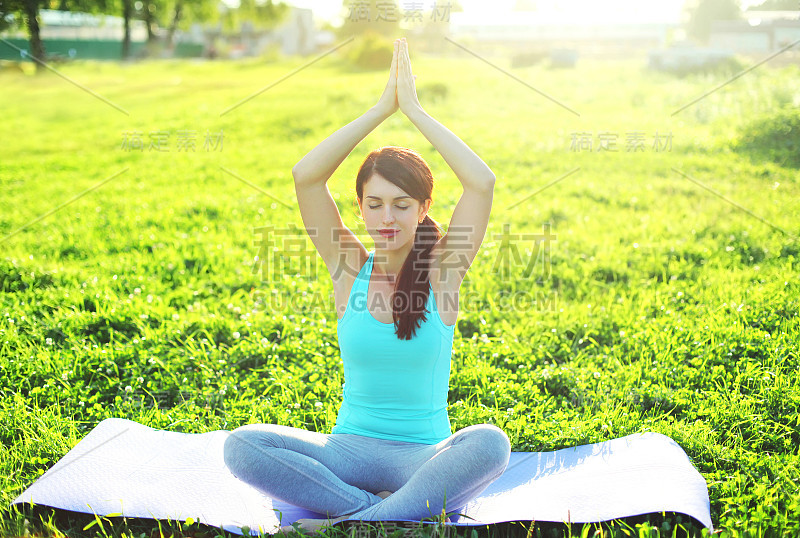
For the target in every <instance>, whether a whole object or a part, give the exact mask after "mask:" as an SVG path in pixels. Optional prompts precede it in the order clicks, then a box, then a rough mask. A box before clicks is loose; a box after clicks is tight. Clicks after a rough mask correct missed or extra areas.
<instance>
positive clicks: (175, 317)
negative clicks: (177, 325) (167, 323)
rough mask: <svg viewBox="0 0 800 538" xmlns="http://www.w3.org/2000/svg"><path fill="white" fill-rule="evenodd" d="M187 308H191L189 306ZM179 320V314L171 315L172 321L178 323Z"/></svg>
mask: <svg viewBox="0 0 800 538" xmlns="http://www.w3.org/2000/svg"><path fill="white" fill-rule="evenodd" d="M189 308H191V306H190V307H189ZM179 319H181V316H180V315H179V314H172V321H178V320H179Z"/></svg>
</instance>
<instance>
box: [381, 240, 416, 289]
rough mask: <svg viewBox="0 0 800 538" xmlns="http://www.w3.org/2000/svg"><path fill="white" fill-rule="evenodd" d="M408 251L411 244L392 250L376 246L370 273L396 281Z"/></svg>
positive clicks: (382, 278)
mask: <svg viewBox="0 0 800 538" xmlns="http://www.w3.org/2000/svg"><path fill="white" fill-rule="evenodd" d="M410 252H411V245H408V246H406V247H403V248H401V249H392V250H384V249H381V248H377V247H376V248H375V254H374V255H373V259H372V274H373V275H375V276H376V278H380V279H381V280H385V281H387V282H396V281H397V276H398V274H399V273H400V269H402V268H403V264H404V263H405V262H406V258H408V254H409V253H410Z"/></svg>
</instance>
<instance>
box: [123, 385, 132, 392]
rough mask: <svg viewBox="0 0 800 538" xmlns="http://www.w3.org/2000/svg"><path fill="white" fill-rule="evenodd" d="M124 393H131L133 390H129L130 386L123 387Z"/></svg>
mask: <svg viewBox="0 0 800 538" xmlns="http://www.w3.org/2000/svg"><path fill="white" fill-rule="evenodd" d="M125 392H133V389H132V388H131V386H130V385H126V386H125Z"/></svg>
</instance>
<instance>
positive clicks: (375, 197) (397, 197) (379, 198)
mask: <svg viewBox="0 0 800 538" xmlns="http://www.w3.org/2000/svg"><path fill="white" fill-rule="evenodd" d="M367 198H374V199H376V200H382V198H381V197H380V196H372V195H370V196H367ZM402 198H411V196H409V195H407V194H406V195H404V196H395V197H394V198H393V200H400V199H402Z"/></svg>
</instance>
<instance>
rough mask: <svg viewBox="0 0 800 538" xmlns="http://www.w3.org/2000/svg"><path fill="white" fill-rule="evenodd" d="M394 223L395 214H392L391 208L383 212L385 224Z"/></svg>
mask: <svg viewBox="0 0 800 538" xmlns="http://www.w3.org/2000/svg"><path fill="white" fill-rule="evenodd" d="M392 222H394V213H392V210H391V208H389V207H387V208H386V209H384V211H383V223H384V224H387V225H388V224H391V223H392Z"/></svg>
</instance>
